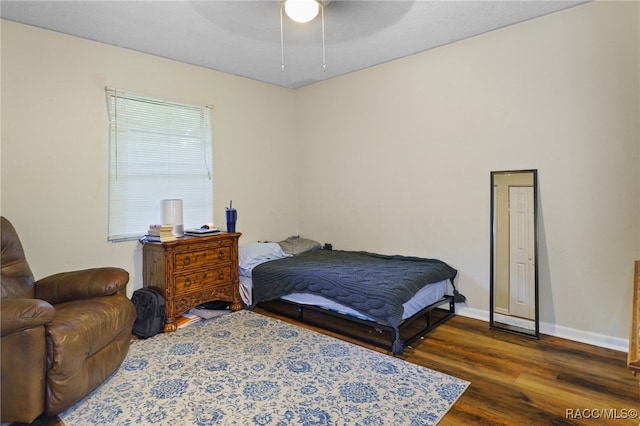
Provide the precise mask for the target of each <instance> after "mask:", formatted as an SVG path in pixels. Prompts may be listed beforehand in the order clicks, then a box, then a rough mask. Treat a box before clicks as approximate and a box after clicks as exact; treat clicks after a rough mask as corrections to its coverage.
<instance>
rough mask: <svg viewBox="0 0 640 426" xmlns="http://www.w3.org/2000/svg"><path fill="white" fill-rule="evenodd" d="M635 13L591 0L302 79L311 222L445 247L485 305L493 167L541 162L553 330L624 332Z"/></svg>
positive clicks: (548, 312) (635, 94)
mask: <svg viewBox="0 0 640 426" xmlns="http://www.w3.org/2000/svg"><path fill="white" fill-rule="evenodd" d="M639 15H640V12H639V5H638V3H637V2H606V3H592V4H587V5H583V6H579V7H575V8H572V9H569V10H566V11H564V12H560V13H556V14H552V15H548V16H546V17H542V18H540V19H536V20H532V21H528V22H525V23H522V24H519V25H515V26H511V27H507V28H504V29H501V30H498V31H494V32H491V33H488V34H485V35H482V36H479V37H475V38H472V39H469V40H465V41H462V42H459V43H455V44H451V45H448V46H445V47H442V48H438V49H434V50H431V51H428V52H424V53H421V54H418V55H414V56H411V57H408V58H404V59H401V60H397V61H393V62H390V63H387V64H384V65H381V66H377V67H373V68H370V69H367V70H363V71H360V72H356V73H353V74H350V75H346V76H343V77H340V78H336V79H333V80H330V81H327V82H324V83H320V84H316V85H313V86H310V87H307V88H304V89H301V90H298V91H297V92H296V98H297V101H296V105H297V116H298V119H297V124H298V132H299V138H300V150H301V160H300V189H299V191H300V230H301V233H303V234H307V235H313V236H316V237H317V238H320V239H322V241H323V242H324V241H328V242H332V243H333V245H334V248H342V249H362V250H372V251H379V252H383V253H402V254H413V255H420V256H427V257H437V258H440V259H443V260H446V261H448V262H449V263H450V264H451V265H452V266H454V267H455V268H457V269H458V270H459V278H458V285H459V289H460V291H461V292H462V293H463V294H465V295H466V296H467V302H468V303H467V306H466V313H467V314H469V315H476V314H477V315H478V316H483V315H485V314H486V312H487V311H488V309H489V266H490V265H489V262H490V254H489V237H490V230H489V221H490V219H489V213H490V205H489V204H490V183H489V179H490V171H492V170H513V169H538V173H539V174H538V177H539V191H540V192H539V194H540V199H539V202H540V213H541V214H540V252H539V253H540V262H539V267H540V314H541V319H542V321H543V322H544V324H543V327H542V330H541V331H542V332H547V333H554V334H559V335H566V336H570V337H573V338H577V339H587V340H595V341H600V342H603V343H605V344H613V345H614V346H615V345H618V346H621V345H623V344H624V341H625V339H627V338H628V333H629V319H630V315H631V291H632V273H633V260H634V259H635V258H638V257H640V251H639V242H640V241H639V240H640V223H639V217H640V208H639V200H640V185H639V179H638V177H639V173H640V172H639V163H640V136H639V127H640V123H639V121H638V117H639V115H640V109H639V105H640V97H639V90H640V89H639V86H638V81H639V78H638V76H639V75H640V69H639V62H640V57H639V39H640V37H639V35H638V31H639V28H640V26H639ZM329 63H330V60H329ZM462 311H463V312H464V311H465V309H462ZM609 337H612V338H611V339H610V338H609Z"/></svg>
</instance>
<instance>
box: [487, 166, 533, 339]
mask: <svg viewBox="0 0 640 426" xmlns="http://www.w3.org/2000/svg"><path fill="white" fill-rule="evenodd" d="M537 175H538V173H537V170H514V171H499V172H491V277H490V278H491V283H490V293H491V303H490V313H489V316H490V326H491V328H493V329H500V330H504V331H509V332H512V333H517V334H522V335H526V336H531V337H535V338H538V337H539V336H540V330H539V320H538V259H537V252H538V247H537V246H538V238H537V235H538V229H537V222H538V212H537V210H538V207H537V206H538V202H537V200H538V196H537V193H538V188H537V187H538V184H537V183H538V182H537V181H538V179H537V177H538V176H537Z"/></svg>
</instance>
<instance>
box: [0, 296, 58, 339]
mask: <svg viewBox="0 0 640 426" xmlns="http://www.w3.org/2000/svg"><path fill="white" fill-rule="evenodd" d="M55 314H56V310H55V308H54V307H53V306H51V305H50V304H49V303H47V302H45V301H44V300H40V299H2V300H0V330H1V331H0V333H1V336H2V337H4V336H8V335H9V334H12V333H15V332H16V331H20V330H26V329H28V328H34V327H39V326H41V325H45V324H47V323H48V322H50V321H51V320H53V317H54V316H55Z"/></svg>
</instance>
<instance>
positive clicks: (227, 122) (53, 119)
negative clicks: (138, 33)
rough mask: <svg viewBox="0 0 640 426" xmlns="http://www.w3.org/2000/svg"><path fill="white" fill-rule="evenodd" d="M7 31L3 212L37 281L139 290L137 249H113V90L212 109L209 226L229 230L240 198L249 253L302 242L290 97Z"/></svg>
mask: <svg viewBox="0 0 640 426" xmlns="http://www.w3.org/2000/svg"><path fill="white" fill-rule="evenodd" d="M0 22H1V23H2V206H1V207H2V214H3V215H5V216H6V217H8V218H9V219H10V220H11V221H12V222H13V224H14V226H15V227H16V228H17V230H18V232H19V234H20V237H21V239H22V242H23V245H24V247H25V250H26V252H27V255H28V259H29V263H30V266H31V268H32V269H33V272H34V274H35V276H36V277H38V278H40V277H43V276H45V275H48V274H50V273H53V272H59V271H61V270H65V269H70V268H73V269H79V268H85V267H92V266H101V265H117V266H121V267H123V268H125V269H127V270H128V271H129V272H130V274H131V281H132V283H133V285H132V286H130V287H129V292H131V291H132V289H133V288H134V287H135V288H137V287H140V286H142V282H141V280H142V269H141V246H140V245H139V244H138V243H137V242H127V243H108V242H107V233H106V232H107V190H108V167H107V156H108V132H107V109H106V101H105V94H104V87H105V86H111V87H115V88H119V89H124V90H129V91H133V92H137V93H141V94H146V95H149V96H153V97H160V98H165V99H170V100H175V101H182V102H188V103H195V104H211V105H214V106H215V109H214V111H213V120H214V124H213V126H214V157H215V169H214V179H215V194H214V196H215V212H214V216H215V217H214V218H212V219H215V221H216V222H217V223H218V224H219V225H221V226H223V227H224V207H225V206H226V205H228V203H229V200H230V199H233V205H234V207H236V208H237V209H238V230H239V231H240V232H243V236H242V238H241V240H240V241H241V242H243V241H256V240H257V239H276V238H286V237H287V236H289V235H291V234H295V233H297V230H298V212H297V195H296V175H295V173H296V171H295V170H294V169H293V168H292V167H291V164H295V163H296V148H295V145H296V141H295V128H294V126H293V124H292V123H291V121H290V120H291V116H293V114H294V101H295V97H294V92H293V91H291V90H288V89H283V88H279V87H276V86H273V85H268V84H264V83H259V82H256V81H253V80H249V79H244V78H240V77H236V76H232V75H229V74H224V73H220V72H215V71H211V70H207V69H204V68H199V67H195V66H190V65H186V64H182V63H178V62H175V61H169V60H165V59H162V58H158V57H155V56H150V55H145V54H141V53H137V52H133V51H130V50H125V49H121V48H116V47H112V46H107V45H104V44H100V43H94V42H91V41H87V40H82V39H79V38H74V37H69V36H66V35H62V34H59V33H54V32H50V31H44V30H40V29H36V28H33V27H29V26H24V25H20V24H16V23H13V22H9V21H4V20H3V21H0ZM158 208H159V207H158ZM186 220H187V218H185V221H186ZM151 221H152V220H151ZM142 231H144V230H142Z"/></svg>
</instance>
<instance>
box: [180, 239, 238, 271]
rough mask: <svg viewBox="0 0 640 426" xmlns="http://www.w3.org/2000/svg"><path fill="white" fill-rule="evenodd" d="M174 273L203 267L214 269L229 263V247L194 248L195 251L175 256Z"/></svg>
mask: <svg viewBox="0 0 640 426" xmlns="http://www.w3.org/2000/svg"><path fill="white" fill-rule="evenodd" d="M174 261H175V270H176V272H180V271H185V270H188V269H197V268H201V267H203V266H206V267H209V268H211V267H216V265H222V264H224V263H228V262H231V247H230V246H229V245H225V246H219V247H207V246H202V247H196V249H195V250H193V251H189V252H185V253H176V254H175V258H174Z"/></svg>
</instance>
